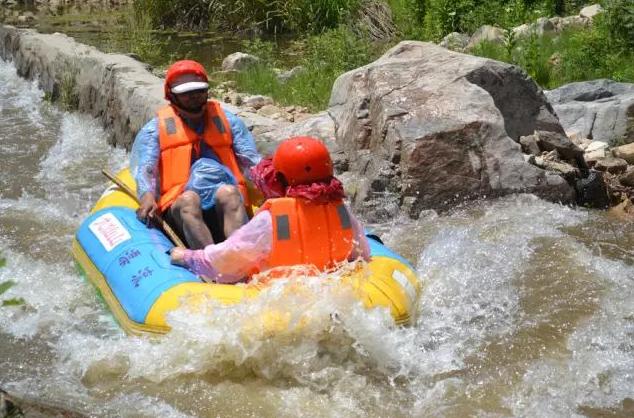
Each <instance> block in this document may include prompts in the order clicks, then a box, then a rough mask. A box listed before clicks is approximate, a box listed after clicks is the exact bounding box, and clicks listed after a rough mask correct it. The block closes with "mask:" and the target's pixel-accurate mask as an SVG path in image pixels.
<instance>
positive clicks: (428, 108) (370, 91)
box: [329, 41, 574, 217]
mask: <svg viewBox="0 0 634 418" xmlns="http://www.w3.org/2000/svg"><path fill="white" fill-rule="evenodd" d="M329 113H330V115H331V116H332V117H333V119H334V121H335V126H336V137H337V142H338V148H339V149H341V150H342V151H343V152H344V153H345V155H346V156H347V158H348V159H349V167H350V169H351V171H352V172H353V173H355V178H356V181H357V182H358V184H357V185H356V187H354V190H355V194H354V196H353V203H354V204H355V206H356V207H357V208H358V209H363V208H365V209H367V210H368V211H369V212H373V214H374V215H376V216H380V215H385V216H391V215H393V213H386V212H385V208H394V207H396V208H397V209H398V208H399V207H407V208H408V210H409V214H410V216H413V217H417V216H418V215H419V213H420V211H421V210H423V209H444V208H448V207H450V206H451V205H453V204H454V203H455V202H457V201H461V200H463V199H472V198H478V197H482V196H500V195H504V194H507V193H516V192H531V193H535V194H537V195H539V196H542V197H544V198H548V199H550V200H554V201H561V202H571V201H573V200H574V190H573V188H572V187H571V186H570V185H568V183H566V181H565V180H563V179H562V178H561V177H560V176H558V175H554V174H550V173H549V172H547V171H544V170H542V169H539V168H537V167H535V166H533V165H531V164H529V163H527V162H526V161H525V158H524V156H523V154H522V152H521V147H520V145H519V143H518V141H519V138H520V137H521V136H526V135H530V134H533V132H534V131H551V132H557V133H560V134H561V133H563V132H564V131H563V129H562V127H561V126H560V125H559V122H558V121H557V118H556V116H555V114H554V112H553V110H552V108H551V107H550V105H549V104H548V102H547V101H546V99H545V97H544V95H543V94H542V91H541V90H540V89H539V87H538V86H537V85H536V84H535V83H534V82H533V81H532V80H531V79H530V78H529V77H528V76H527V75H526V74H525V73H524V72H522V71H521V70H520V69H519V68H517V67H515V66H511V65H507V64H503V63H500V62H496V61H492V60H488V59H484V58H479V57H474V56H470V55H464V54H460V53H456V52H451V51H448V50H446V49H444V48H441V47H439V46H436V45H434V44H430V43H423V42H414V41H406V42H401V43H400V44H398V45H397V46H395V47H393V48H392V49H390V50H389V51H388V52H387V53H385V55H383V56H382V57H381V58H380V59H378V60H377V61H375V62H373V63H371V64H369V65H367V66H365V67H361V68H358V69H356V70H353V71H350V72H348V73H346V74H344V75H342V76H340V77H339V78H338V79H337V81H336V82H335V84H334V86H333V90H332V96H331V99H330V107H329Z"/></svg>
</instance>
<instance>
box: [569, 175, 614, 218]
mask: <svg viewBox="0 0 634 418" xmlns="http://www.w3.org/2000/svg"><path fill="white" fill-rule="evenodd" d="M575 189H576V190H577V204H579V205H581V206H588V207H592V208H597V209H605V208H607V207H608V206H610V196H609V195H608V188H607V185H606V183H605V180H604V178H603V173H602V172H600V171H596V170H591V171H590V174H589V175H588V176H587V177H585V178H582V179H579V180H577V181H576V183H575Z"/></svg>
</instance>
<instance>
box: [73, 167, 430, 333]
mask: <svg viewBox="0 0 634 418" xmlns="http://www.w3.org/2000/svg"><path fill="white" fill-rule="evenodd" d="M117 177H118V178H119V179H120V180H122V182H123V183H125V184H126V185H127V186H129V187H130V188H131V189H132V190H134V189H135V187H136V185H135V182H134V180H133V178H132V176H131V175H130V172H129V171H128V170H123V171H122V172H120V173H119V174H118V176H117ZM137 208H138V204H137V203H136V201H135V200H134V199H133V198H131V197H130V196H129V195H127V194H126V193H125V192H124V191H123V190H121V189H120V188H119V187H118V186H116V185H113V186H111V187H110V188H108V189H107V190H106V191H105V192H104V193H103V195H102V196H101V198H100V199H99V200H98V201H97V203H96V205H95V207H94V208H93V209H92V210H91V212H90V215H89V216H88V217H87V218H86V219H85V220H84V221H83V222H82V224H81V226H80V228H79V229H78V231H77V233H76V235H75V239H74V240H73V244H72V253H73V256H74V258H75V261H76V262H77V265H78V266H79V269H80V270H81V272H82V273H83V275H84V276H85V277H86V278H87V279H88V280H89V281H90V282H91V283H92V284H93V285H94V286H95V287H96V288H97V289H98V291H99V293H100V294H101V295H102V297H103V299H104V300H105V302H106V303H107V305H108V306H109V308H110V309H111V311H112V312H113V314H114V316H115V318H116V319H117V321H118V322H119V324H120V325H121V327H122V328H123V329H124V330H125V331H126V332H127V333H129V334H137V335H138V334H163V333H166V332H168V331H169V329H170V328H169V326H168V325H167V323H166V315H167V314H168V312H170V311H172V310H174V309H176V308H178V307H179V306H180V304H181V303H197V302H196V301H200V300H208V298H211V299H213V300H216V301H218V302H221V303H222V304H236V303H239V302H242V301H244V300H246V299H248V298H257V297H258V294H259V293H260V292H261V290H262V289H263V288H264V287H265V286H266V285H265V284H258V283H253V282H252V283H246V284H237V285H226V284H210V283H205V282H203V281H202V280H201V279H200V278H198V277H196V276H195V275H194V274H193V273H191V272H190V271H188V270H186V269H184V268H182V267H179V266H174V265H172V264H170V259H169V255H168V254H167V252H168V251H169V250H170V249H171V248H172V247H173V244H172V243H171V242H170V241H169V240H168V239H167V237H166V236H165V235H164V234H163V233H162V232H161V231H160V230H157V229H154V228H147V227H146V226H145V225H144V224H143V223H141V222H140V221H138V220H137V219H136V215H135V211H136V209H137ZM368 240H369V241H370V248H371V254H372V259H371V261H370V262H369V266H368V267H369V272H370V273H369V274H368V272H367V271H368V270H365V271H364V272H363V273H358V274H357V273H354V272H353V273H348V274H346V275H345V276H344V277H342V278H341V279H340V280H341V286H351V287H352V289H353V291H354V293H355V295H356V296H357V297H358V298H359V300H360V301H361V302H362V303H363V305H364V306H365V307H366V308H368V309H370V308H375V307H386V308H388V309H389V310H390V312H391V314H392V317H393V318H394V321H395V323H396V324H407V323H409V322H411V321H412V319H413V315H414V314H415V312H416V305H417V301H418V298H419V296H420V292H421V283H420V281H419V279H418V277H417V275H416V273H415V271H414V269H413V268H412V267H411V266H410V265H409V263H408V262H407V261H406V260H405V259H403V258H402V257H401V256H399V255H397V254H395V253H394V252H392V251H391V250H389V249H388V248H387V247H385V246H384V245H383V244H382V243H381V242H379V241H378V240H376V239H374V238H372V237H368Z"/></svg>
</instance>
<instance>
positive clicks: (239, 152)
mask: <svg viewBox="0 0 634 418" xmlns="http://www.w3.org/2000/svg"><path fill="white" fill-rule="evenodd" d="M224 112H225V115H226V116H227V121H228V122H229V126H230V127H231V134H232V135H233V152H234V153H235V154H236V158H237V160H238V164H239V165H240V170H241V171H242V172H243V173H245V174H246V175H248V171H249V170H248V169H249V168H251V167H253V166H254V165H256V164H257V163H259V162H260V160H261V159H262V156H261V155H260V153H259V152H258V149H257V147H256V145H255V139H254V138H253V135H252V134H251V131H249V128H247V125H245V123H244V122H243V121H242V119H240V118H239V117H238V116H236V115H234V114H233V113H231V112H229V111H227V110H225V111H224Z"/></svg>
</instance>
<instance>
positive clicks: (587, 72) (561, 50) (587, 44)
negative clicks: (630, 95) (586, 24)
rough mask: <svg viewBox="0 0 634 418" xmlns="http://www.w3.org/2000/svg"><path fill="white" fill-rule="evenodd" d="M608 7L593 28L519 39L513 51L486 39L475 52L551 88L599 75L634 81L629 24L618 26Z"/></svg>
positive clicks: (633, 56) (595, 21) (596, 19)
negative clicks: (517, 67)
mask: <svg viewBox="0 0 634 418" xmlns="http://www.w3.org/2000/svg"><path fill="white" fill-rule="evenodd" d="M607 7H608V8H607V9H606V13H604V14H602V15H599V16H597V17H596V18H595V19H594V24H593V26H592V27H591V28H589V29H583V28H581V29H570V30H567V31H565V32H563V33H562V34H560V35H559V36H558V37H549V36H543V37H536V36H533V37H530V38H528V39H523V40H518V41H517V42H516V43H515V47H513V48H512V49H510V53H509V49H506V48H505V47H504V46H500V45H495V44H491V43H489V42H483V43H482V44H480V45H478V46H477V47H476V48H475V49H474V50H473V51H472V53H473V54H474V55H479V56H484V57H487V58H492V59H496V60H499V61H506V62H509V63H513V64H517V65H519V66H520V67H522V68H523V69H524V70H525V71H526V72H527V73H528V74H529V75H530V76H531V77H532V78H533V79H534V80H535V81H536V82H537V83H538V84H540V85H541V86H542V87H544V88H549V89H552V88H556V87H559V86H561V85H563V84H567V83H571V82H574V81H584V80H593V79H597V78H610V79H613V80H616V81H624V82H634V65H633V64H632V63H634V50H633V49H632V47H631V46H630V44H629V42H631V39H632V38H628V37H627V36H623V33H625V34H626V35H627V30H628V29H629V26H627V24H625V25H620V26H619V25H616V24H615V23H614V20H611V17H610V13H613V12H614V11H613V10H612V9H610V5H607ZM621 16H623V14H621ZM622 21H624V22H627V21H628V20H627V19H622Z"/></svg>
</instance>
